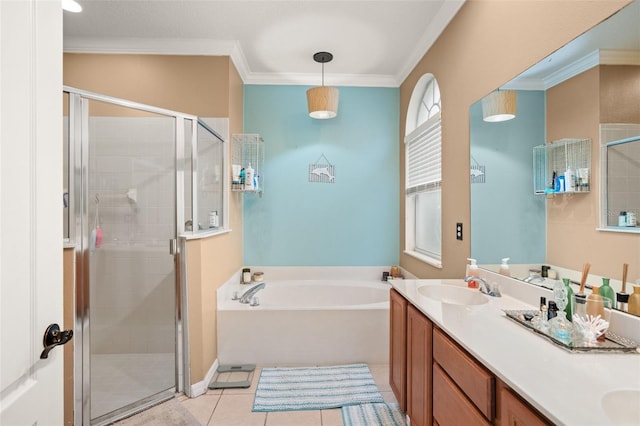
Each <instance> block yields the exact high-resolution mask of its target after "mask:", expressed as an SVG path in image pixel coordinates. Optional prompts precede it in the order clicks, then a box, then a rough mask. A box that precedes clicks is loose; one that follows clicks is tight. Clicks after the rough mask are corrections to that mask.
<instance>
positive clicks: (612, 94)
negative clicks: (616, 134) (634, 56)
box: [600, 65, 640, 124]
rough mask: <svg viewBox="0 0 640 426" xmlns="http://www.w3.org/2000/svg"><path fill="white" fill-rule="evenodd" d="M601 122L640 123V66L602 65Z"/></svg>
mask: <svg viewBox="0 0 640 426" xmlns="http://www.w3.org/2000/svg"><path fill="white" fill-rule="evenodd" d="M600 122H601V123H635V124H638V123H640V66H638V65H602V66H600Z"/></svg>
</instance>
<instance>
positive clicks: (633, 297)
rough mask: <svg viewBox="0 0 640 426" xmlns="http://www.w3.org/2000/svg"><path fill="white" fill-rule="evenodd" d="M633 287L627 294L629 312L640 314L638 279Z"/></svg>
mask: <svg viewBox="0 0 640 426" xmlns="http://www.w3.org/2000/svg"><path fill="white" fill-rule="evenodd" d="M636 284H638V285H634V286H632V287H633V293H631V294H630V295H629V311H628V312H629V313H630V314H633V315H638V316H640V280H638V281H636Z"/></svg>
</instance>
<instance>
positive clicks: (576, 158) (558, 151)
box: [533, 138, 591, 195]
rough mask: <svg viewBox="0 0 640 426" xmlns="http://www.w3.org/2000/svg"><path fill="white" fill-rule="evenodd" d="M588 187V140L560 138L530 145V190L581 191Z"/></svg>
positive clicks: (554, 192)
mask: <svg viewBox="0 0 640 426" xmlns="http://www.w3.org/2000/svg"><path fill="white" fill-rule="evenodd" d="M568 171H570V172H568ZM563 181H564V182H563ZM590 187H591V139H569V138H567V139H560V140H557V141H553V142H549V143H547V144H545V145H538V146H536V147H534V148H533V191H534V193H536V194H551V195H553V194H585V193H588V192H589V189H590Z"/></svg>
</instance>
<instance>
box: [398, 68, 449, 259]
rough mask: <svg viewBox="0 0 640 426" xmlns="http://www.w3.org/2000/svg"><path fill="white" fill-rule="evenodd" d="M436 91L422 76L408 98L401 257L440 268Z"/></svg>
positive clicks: (438, 105) (430, 78)
mask: <svg viewBox="0 0 640 426" xmlns="http://www.w3.org/2000/svg"><path fill="white" fill-rule="evenodd" d="M441 109H442V104H441V101H440V89H439V87H438V82H437V81H436V78H435V77H434V76H433V74H425V75H423V76H422V77H421V78H420V80H419V81H418V83H417V84H416V87H415V88H414V90H413V94H412V95H411V100H410V101H409V109H408V111H407V122H406V135H405V139H404V143H405V168H406V170H405V176H406V181H405V188H406V193H405V203H406V204H405V206H406V208H405V212H406V216H405V230H406V231H405V232H406V233H405V253H407V254H409V255H411V256H415V257H417V258H419V259H421V260H423V261H425V262H427V263H429V264H431V265H434V266H437V267H439V268H440V267H442V190H441V183H442V173H441V170H442V125H441V120H440V111H441Z"/></svg>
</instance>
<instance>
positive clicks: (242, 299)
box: [238, 283, 267, 303]
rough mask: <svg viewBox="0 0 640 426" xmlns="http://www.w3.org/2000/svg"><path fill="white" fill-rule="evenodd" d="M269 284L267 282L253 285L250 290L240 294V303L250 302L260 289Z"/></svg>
mask: <svg viewBox="0 0 640 426" xmlns="http://www.w3.org/2000/svg"><path fill="white" fill-rule="evenodd" d="M266 285H267V283H260V284H258V285H254V286H253V287H251V288H250V289H249V290H247V291H245V292H244V294H243V295H242V296H240V299H238V300H239V302H240V303H249V302H251V298H252V297H253V296H254V295H255V294H256V293H257V292H259V291H260V290H262V289H263V288H264V287H265V286H266Z"/></svg>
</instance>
